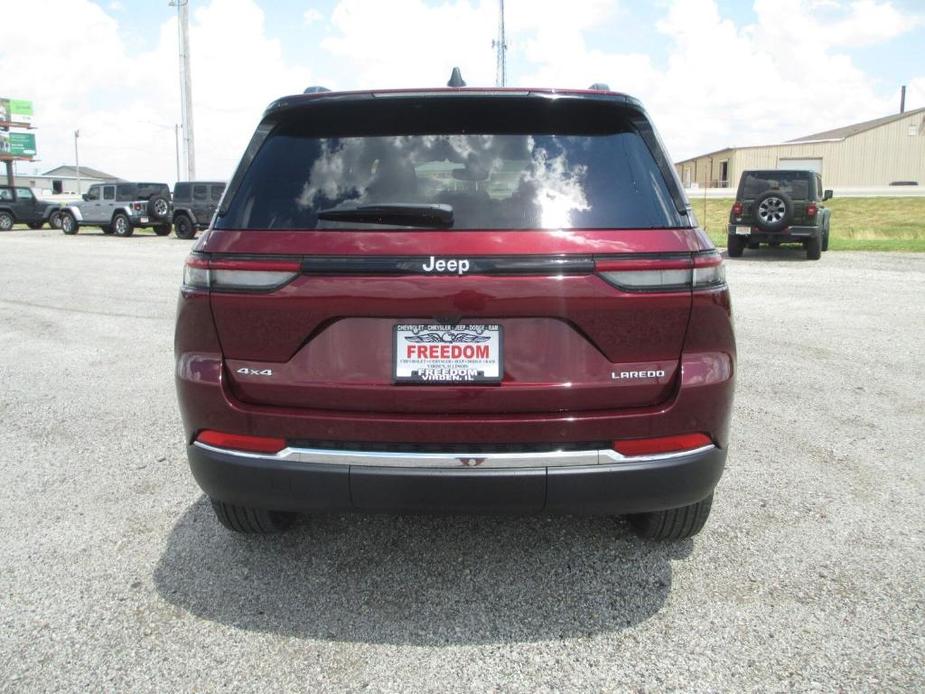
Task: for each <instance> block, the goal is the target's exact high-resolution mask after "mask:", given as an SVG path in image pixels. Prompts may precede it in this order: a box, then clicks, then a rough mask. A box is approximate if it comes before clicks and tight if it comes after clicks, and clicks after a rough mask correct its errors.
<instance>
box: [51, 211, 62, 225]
mask: <svg viewBox="0 0 925 694" xmlns="http://www.w3.org/2000/svg"><path fill="white" fill-rule="evenodd" d="M48 226H50V227H51V228H52V229H60V228H61V213H60V212H52V213H51V214H50V215H48Z"/></svg>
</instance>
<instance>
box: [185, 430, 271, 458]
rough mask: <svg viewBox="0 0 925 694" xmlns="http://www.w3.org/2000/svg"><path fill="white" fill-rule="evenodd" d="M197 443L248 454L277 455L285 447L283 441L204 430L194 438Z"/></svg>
mask: <svg viewBox="0 0 925 694" xmlns="http://www.w3.org/2000/svg"><path fill="white" fill-rule="evenodd" d="M196 440H197V441H198V442H199V443H204V444H206V445H207V446H215V447H216V448H227V449H229V450H234V451H248V452H250V453H279V452H280V451H281V450H283V449H284V448H285V447H286V440H285V439H277V438H271V437H269V436H246V435H243V434H226V433H225V432H223V431H212V430H210V429H206V430H205V431H200V432H199V434H198V435H197V436H196Z"/></svg>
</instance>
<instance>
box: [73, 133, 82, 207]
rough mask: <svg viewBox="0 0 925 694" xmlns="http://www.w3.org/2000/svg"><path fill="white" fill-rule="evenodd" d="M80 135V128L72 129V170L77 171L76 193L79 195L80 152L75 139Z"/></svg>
mask: <svg viewBox="0 0 925 694" xmlns="http://www.w3.org/2000/svg"><path fill="white" fill-rule="evenodd" d="M79 137H80V130H75V131H74V170H75V171H76V172H77V194H78V195H81V191H80V153H79V152H78V151H77V139H78V138H79Z"/></svg>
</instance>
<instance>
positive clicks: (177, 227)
mask: <svg viewBox="0 0 925 694" xmlns="http://www.w3.org/2000/svg"><path fill="white" fill-rule="evenodd" d="M173 230H174V233H175V234H176V235H177V238H178V239H191V238H193V237H194V236H196V227H194V226H193V220H191V219H190V218H189V217H187V216H186V215H185V214H181V215H179V216H178V217H177V218H176V219H175V220H173Z"/></svg>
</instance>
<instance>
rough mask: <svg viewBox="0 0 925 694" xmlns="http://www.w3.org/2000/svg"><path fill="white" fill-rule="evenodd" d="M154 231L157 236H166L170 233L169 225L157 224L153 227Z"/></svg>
mask: <svg viewBox="0 0 925 694" xmlns="http://www.w3.org/2000/svg"><path fill="white" fill-rule="evenodd" d="M154 233H155V234H157V235H158V236H167V235H168V234H169V233H170V225H169V224H158V225H157V226H156V227H154Z"/></svg>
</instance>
